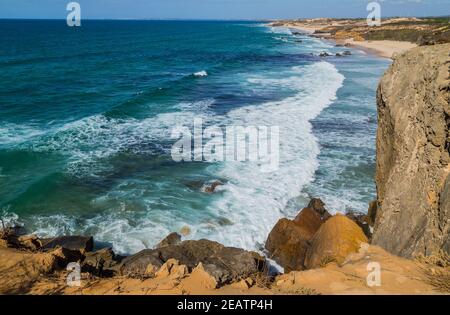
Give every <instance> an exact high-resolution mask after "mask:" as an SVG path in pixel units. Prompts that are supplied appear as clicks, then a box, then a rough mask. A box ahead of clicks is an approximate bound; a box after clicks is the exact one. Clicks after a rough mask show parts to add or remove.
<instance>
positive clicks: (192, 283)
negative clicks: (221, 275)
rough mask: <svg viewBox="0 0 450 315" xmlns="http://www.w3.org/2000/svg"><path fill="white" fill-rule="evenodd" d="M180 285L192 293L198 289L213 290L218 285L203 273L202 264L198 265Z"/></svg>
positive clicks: (212, 278)
mask: <svg viewBox="0 0 450 315" xmlns="http://www.w3.org/2000/svg"><path fill="white" fill-rule="evenodd" d="M182 283H183V288H185V289H187V290H188V291H194V290H196V289H198V288H201V289H206V290H213V289H215V288H216V287H217V285H218V283H217V281H216V279H215V278H214V277H213V276H211V275H210V274H209V273H208V272H206V271H205V269H204V267H203V264H202V263H199V264H198V266H197V267H195V268H194V269H193V270H192V272H191V274H190V275H189V276H188V277H187V278H185V279H184V280H183V282H182Z"/></svg>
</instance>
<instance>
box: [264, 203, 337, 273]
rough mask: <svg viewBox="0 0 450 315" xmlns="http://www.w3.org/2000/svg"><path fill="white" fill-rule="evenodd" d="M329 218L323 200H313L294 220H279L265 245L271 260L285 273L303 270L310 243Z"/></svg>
mask: <svg viewBox="0 0 450 315" xmlns="http://www.w3.org/2000/svg"><path fill="white" fill-rule="evenodd" d="M329 216H330V214H329V213H328V211H327V210H326V209H325V207H324V203H323V202H322V200H320V199H312V200H311V202H310V203H309V204H308V206H307V207H306V208H304V209H303V210H302V211H301V212H300V213H299V214H298V215H297V217H296V218H295V219H294V220H288V219H281V220H279V221H278V222H277V224H276V225H275V226H274V228H273V229H272V231H271V232H270V234H269V236H268V238H267V241H266V245H265V247H266V249H267V250H268V251H269V254H270V258H271V259H273V260H275V261H276V262H277V263H278V264H279V265H280V266H282V267H283V268H284V271H285V272H290V271H292V270H303V269H304V267H305V266H304V260H305V257H306V251H307V249H308V247H309V241H310V240H311V239H312V237H313V236H314V234H315V233H316V231H317V230H318V229H319V228H320V226H321V225H322V223H323V222H324V221H325V220H327V219H328V217H329Z"/></svg>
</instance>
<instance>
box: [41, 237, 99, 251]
mask: <svg viewBox="0 0 450 315" xmlns="http://www.w3.org/2000/svg"><path fill="white" fill-rule="evenodd" d="M41 242H42V249H43V250H49V249H53V248H56V247H58V246H59V247H62V248H65V249H70V250H79V251H80V252H83V253H84V252H91V251H92V250H93V249H94V239H93V238H92V236H60V237H54V238H47V239H41Z"/></svg>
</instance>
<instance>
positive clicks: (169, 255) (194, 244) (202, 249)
mask: <svg viewBox="0 0 450 315" xmlns="http://www.w3.org/2000/svg"><path fill="white" fill-rule="evenodd" d="M169 259H176V260H177V261H179V263H180V264H182V265H186V266H187V268H188V269H189V270H192V269H193V268H195V267H196V266H197V265H198V264H199V263H202V264H203V267H204V269H205V270H206V271H207V272H208V273H209V274H210V275H212V276H213V277H214V278H215V279H216V281H217V282H218V283H220V284H224V283H228V282H232V281H236V280H239V279H243V278H246V277H248V276H250V275H252V274H254V273H256V272H258V271H260V270H262V268H264V264H265V260H264V258H263V257H261V256H260V255H258V254H257V253H255V252H249V251H245V250H243V249H239V248H234V247H225V246H223V245H222V244H219V243H217V242H213V241H209V240H198V241H184V242H182V243H180V244H178V245H169V246H165V247H162V248H158V249H153V250H149V249H147V250H143V251H141V252H139V253H137V254H136V255H133V256H130V257H127V258H125V259H124V260H123V261H122V263H121V265H120V267H119V270H120V272H121V274H124V275H131V276H142V275H144V274H145V270H146V269H147V266H148V265H149V264H152V265H154V266H156V267H161V266H162V265H163V264H164V263H165V262H167V261H168V260H169Z"/></svg>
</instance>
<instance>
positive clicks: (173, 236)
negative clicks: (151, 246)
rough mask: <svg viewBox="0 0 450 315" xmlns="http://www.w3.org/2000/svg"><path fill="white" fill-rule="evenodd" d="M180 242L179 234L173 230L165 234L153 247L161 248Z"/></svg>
mask: <svg viewBox="0 0 450 315" xmlns="http://www.w3.org/2000/svg"><path fill="white" fill-rule="evenodd" d="M179 243H181V235H180V234H178V233H176V232H174V233H170V234H169V235H167V236H166V237H165V238H164V239H163V240H162V241H161V242H159V243H158V244H157V245H156V246H155V248H161V247H165V246H169V245H177V244H179Z"/></svg>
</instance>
